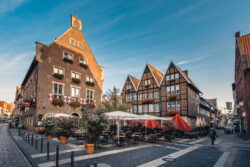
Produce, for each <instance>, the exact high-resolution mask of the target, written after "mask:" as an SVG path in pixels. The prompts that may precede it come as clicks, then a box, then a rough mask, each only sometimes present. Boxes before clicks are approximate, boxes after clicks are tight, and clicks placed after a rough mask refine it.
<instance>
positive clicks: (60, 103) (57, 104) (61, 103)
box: [52, 98, 64, 107]
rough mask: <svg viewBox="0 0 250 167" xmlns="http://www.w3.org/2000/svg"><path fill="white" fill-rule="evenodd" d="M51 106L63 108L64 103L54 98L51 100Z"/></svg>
mask: <svg viewBox="0 0 250 167" xmlns="http://www.w3.org/2000/svg"><path fill="white" fill-rule="evenodd" d="M52 104H53V105H54V106H60V107H61V106H63V105H64V102H63V100H61V99H57V98H54V99H53V100H52Z"/></svg>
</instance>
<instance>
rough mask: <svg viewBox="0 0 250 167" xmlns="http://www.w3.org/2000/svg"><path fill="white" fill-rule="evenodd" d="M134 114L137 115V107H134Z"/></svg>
mask: <svg viewBox="0 0 250 167" xmlns="http://www.w3.org/2000/svg"><path fill="white" fill-rule="evenodd" d="M133 112H134V113H137V105H133Z"/></svg>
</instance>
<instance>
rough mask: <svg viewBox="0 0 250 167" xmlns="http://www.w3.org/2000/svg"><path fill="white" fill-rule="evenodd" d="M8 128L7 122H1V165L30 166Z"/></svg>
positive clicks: (11, 166)
mask: <svg viewBox="0 0 250 167" xmlns="http://www.w3.org/2000/svg"><path fill="white" fill-rule="evenodd" d="M7 128H8V127H7V124H0V167H28V166H30V165H29V163H27V161H26V160H25V158H24V156H23V155H22V153H21V152H20V151H19V149H18V148H17V146H16V144H15V143H14V141H13V140H12V139H11V137H10V136H9V133H8V129H7Z"/></svg>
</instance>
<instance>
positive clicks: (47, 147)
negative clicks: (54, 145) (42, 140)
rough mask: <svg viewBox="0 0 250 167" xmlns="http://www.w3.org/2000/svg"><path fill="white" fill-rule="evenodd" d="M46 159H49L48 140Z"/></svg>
mask: <svg viewBox="0 0 250 167" xmlns="http://www.w3.org/2000/svg"><path fill="white" fill-rule="evenodd" d="M47 160H49V141H47Z"/></svg>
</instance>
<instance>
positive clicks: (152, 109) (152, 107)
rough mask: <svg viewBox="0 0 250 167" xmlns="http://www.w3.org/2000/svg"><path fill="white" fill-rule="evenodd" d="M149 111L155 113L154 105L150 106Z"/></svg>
mask: <svg viewBox="0 0 250 167" xmlns="http://www.w3.org/2000/svg"><path fill="white" fill-rule="evenodd" d="M148 110H149V112H154V104H149V105H148Z"/></svg>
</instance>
